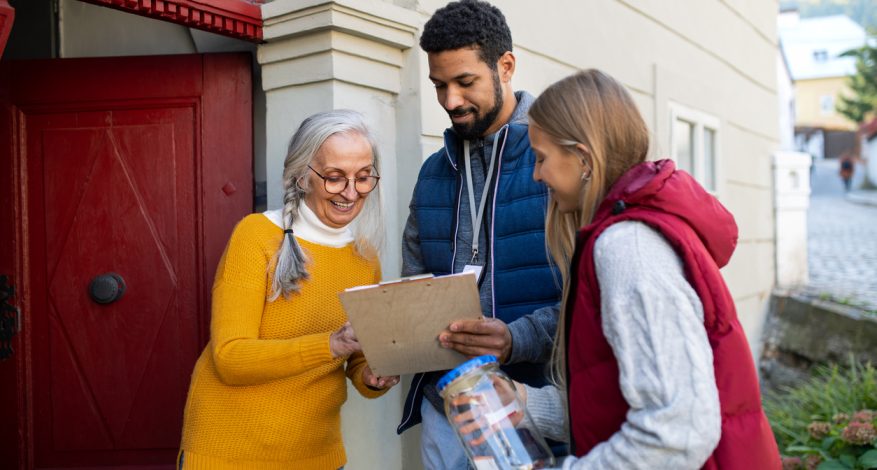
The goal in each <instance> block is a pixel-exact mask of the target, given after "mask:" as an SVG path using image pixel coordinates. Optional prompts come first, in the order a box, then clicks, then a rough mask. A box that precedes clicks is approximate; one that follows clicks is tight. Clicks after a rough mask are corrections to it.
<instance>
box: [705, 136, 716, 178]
mask: <svg viewBox="0 0 877 470" xmlns="http://www.w3.org/2000/svg"><path fill="white" fill-rule="evenodd" d="M703 186H704V187H705V188H706V189H707V190H708V191H713V192H715V191H716V131H715V130H713V129H710V128H708V127H704V128H703Z"/></svg>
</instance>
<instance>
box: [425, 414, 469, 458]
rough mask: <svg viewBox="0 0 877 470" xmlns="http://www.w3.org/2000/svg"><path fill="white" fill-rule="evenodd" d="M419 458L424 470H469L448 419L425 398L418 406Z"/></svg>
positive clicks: (461, 446) (460, 445)
mask: <svg viewBox="0 0 877 470" xmlns="http://www.w3.org/2000/svg"><path fill="white" fill-rule="evenodd" d="M420 414H421V416H422V421H421V434H420V457H421V459H422V460H423V468H425V469H426V470H469V469H470V468H471V467H470V466H469V458H468V457H466V451H465V450H463V445H462V444H460V439H458V438H457V434H456V433H455V432H454V429H453V428H451V424H450V423H449V422H448V419H447V418H445V417H444V415H442V414H441V413H439V412H438V411H436V410H435V408H433V407H432V405H431V404H430V403H429V400H427V399H426V398H424V399H423V402H422V403H421V405H420Z"/></svg>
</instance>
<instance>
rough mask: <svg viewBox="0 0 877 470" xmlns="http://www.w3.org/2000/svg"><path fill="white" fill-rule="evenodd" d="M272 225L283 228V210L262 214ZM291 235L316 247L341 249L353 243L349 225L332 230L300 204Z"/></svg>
mask: <svg viewBox="0 0 877 470" xmlns="http://www.w3.org/2000/svg"><path fill="white" fill-rule="evenodd" d="M262 214H263V215H264V216H265V217H268V220H270V221H271V222H273V223H274V225H276V226H278V227H280V228H281V229H282V228H283V209H275V210H270V211H265V212H263V213H262ZM292 233H293V234H294V235H295V236H296V237H298V238H301V239H302V240H306V241H309V242H311V243H316V244H318V245H324V246H329V247H332V248H341V247H344V246H347V245H348V244H350V243H351V242H353V232H352V231H351V230H350V225H346V226H344V227H341V228H333V227H330V226H328V225H326V224H324V223H323V221H322V220H320V218H319V217H317V214H315V213H314V211H312V210H311V208H310V207H308V205H307V204H305V203H304V202H302V203H301V204H299V206H298V217H297V218H296V219H295V220H293V221H292Z"/></svg>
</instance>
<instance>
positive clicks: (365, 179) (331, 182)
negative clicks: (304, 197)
mask: <svg viewBox="0 0 877 470" xmlns="http://www.w3.org/2000/svg"><path fill="white" fill-rule="evenodd" d="M308 168H310V169H311V171H313V172H314V173H316V174H317V176H319V177H320V178H321V179H322V180H323V187H324V188H325V189H326V192H327V193H329V194H341V193H343V192H344V190H345V189H347V185H349V184H350V182H351V181H353V189H355V190H356V192H358V193H359V194H368V193H370V192H372V190H374V189H375V188H376V187H377V186H378V181H380V179H381V176H380V175H369V176H357V177H355V178H347V177H344V176H323V175H321V174H320V172H318V171H317V170H315V169H314V168H313V167H312V166H310V165H308Z"/></svg>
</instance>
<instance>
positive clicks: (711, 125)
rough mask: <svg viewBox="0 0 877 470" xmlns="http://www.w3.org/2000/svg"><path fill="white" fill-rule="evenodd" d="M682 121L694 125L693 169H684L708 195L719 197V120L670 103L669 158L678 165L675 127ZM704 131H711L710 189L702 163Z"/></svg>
mask: <svg viewBox="0 0 877 470" xmlns="http://www.w3.org/2000/svg"><path fill="white" fill-rule="evenodd" d="M677 120H682V121H686V122H688V123H691V124H693V125H694V147H693V148H692V153H693V155H692V158H691V160H692V164H693V165H694V168H691V169H685V170H686V171H689V172H690V173H691V175H692V176H694V179H696V180H697V181H698V182H699V183H700V184H701V185H702V186H703V187H704V188H706V190H707V191H709V193H710V194H712V195H714V196H717V197H718V196H719V195H720V194H721V192H722V182H723V178H722V171H721V168H722V164H721V163H722V152H721V149H722V144H721V140H722V129H721V127H722V126H721V121H720V120H719V118H717V117H715V116H713V115H710V114H707V113H705V112H703V111H698V110H695V109H691V108H688V107H686V106H682V105H680V104H676V103H670V126H669V128H670V158H671V159H672V160H673V161H674V162H676V163H677V164H678V162H677V161H676V155H677V150H678V147H679V142H677V137H676V132H675V126H676V121H677ZM704 129H710V130H712V131H713V146H714V148H713V155H714V161H713V184H714V187H713V188H710V187H708V186H707V184H706V183H707V182H706V176H707V175H706V174H705V170H704V168H705V165H704V161H705V159H706V151H705V150H706V149H705V147H704V145H705V139H704Z"/></svg>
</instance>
